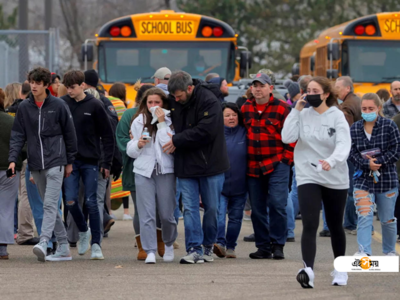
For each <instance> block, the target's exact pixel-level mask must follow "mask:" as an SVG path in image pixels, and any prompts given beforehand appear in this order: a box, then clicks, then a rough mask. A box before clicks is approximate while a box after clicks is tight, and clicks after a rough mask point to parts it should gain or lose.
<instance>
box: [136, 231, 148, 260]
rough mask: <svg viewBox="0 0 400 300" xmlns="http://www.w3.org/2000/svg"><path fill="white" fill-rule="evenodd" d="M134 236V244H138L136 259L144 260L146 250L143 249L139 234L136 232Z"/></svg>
mask: <svg viewBox="0 0 400 300" xmlns="http://www.w3.org/2000/svg"><path fill="white" fill-rule="evenodd" d="M135 238H136V244H137V246H138V249H139V253H138V255H137V260H146V258H147V253H146V251H144V250H143V248H142V242H141V241H140V234H138V235H137V236H135Z"/></svg>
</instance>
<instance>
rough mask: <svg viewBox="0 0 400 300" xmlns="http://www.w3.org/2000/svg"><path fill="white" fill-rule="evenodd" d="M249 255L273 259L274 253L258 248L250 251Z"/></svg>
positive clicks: (253, 257)
mask: <svg viewBox="0 0 400 300" xmlns="http://www.w3.org/2000/svg"><path fill="white" fill-rule="evenodd" d="M249 257H250V258H252V259H271V258H272V254H271V252H270V251H265V250H262V249H258V250H257V251H256V252H253V253H250V255H249Z"/></svg>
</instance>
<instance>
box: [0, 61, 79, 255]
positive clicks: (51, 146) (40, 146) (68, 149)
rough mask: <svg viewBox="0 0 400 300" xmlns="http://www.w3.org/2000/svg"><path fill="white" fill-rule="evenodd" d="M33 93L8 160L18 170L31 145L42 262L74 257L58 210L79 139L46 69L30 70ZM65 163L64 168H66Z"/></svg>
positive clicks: (24, 106)
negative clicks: (51, 249) (53, 247)
mask: <svg viewBox="0 0 400 300" xmlns="http://www.w3.org/2000/svg"><path fill="white" fill-rule="evenodd" d="M28 80H29V82H30V85H31V90H32V93H31V94H30V95H29V98H28V100H26V101H22V102H21V103H20V105H19V108H18V113H17V115H16V117H15V121H14V125H13V129H12V132H11V140H10V152H9V158H8V161H9V162H10V166H9V168H10V169H13V170H15V162H16V161H17V160H18V156H19V153H20V152H21V149H22V148H23V146H24V145H25V142H27V144H28V164H29V167H30V169H31V172H32V175H33V178H34V180H35V183H36V185H37V187H38V190H39V194H40V196H41V197H42V199H43V209H44V214H43V222H42V231H41V234H40V242H39V243H38V244H37V245H36V246H35V247H34V248H33V253H34V254H35V255H36V256H37V257H38V260H39V261H43V262H44V261H45V260H52V261H60V260H71V254H70V251H69V247H68V240H67V233H66V231H65V227H64V224H63V222H62V219H61V216H60V214H59V213H58V200H59V197H60V191H61V185H62V182H63V177H64V175H65V177H69V176H70V174H71V172H72V164H73V162H74V160H75V155H76V152H77V139H76V134H75V128H74V123H73V122H72V117H71V113H70V111H69V109H68V107H67V106H66V105H65V103H64V102H63V101H62V100H61V99H59V98H56V97H53V96H52V95H51V94H50V91H49V90H48V89H47V87H48V86H49V84H50V82H51V73H50V71H49V70H47V69H45V68H36V69H34V70H32V71H31V72H29V74H28ZM64 166H65V170H64ZM53 230H54V233H55V235H56V237H57V241H58V244H59V245H58V248H57V251H56V253H55V254H54V255H52V256H48V257H46V253H47V244H48V242H49V240H50V239H51V236H52V233H53Z"/></svg>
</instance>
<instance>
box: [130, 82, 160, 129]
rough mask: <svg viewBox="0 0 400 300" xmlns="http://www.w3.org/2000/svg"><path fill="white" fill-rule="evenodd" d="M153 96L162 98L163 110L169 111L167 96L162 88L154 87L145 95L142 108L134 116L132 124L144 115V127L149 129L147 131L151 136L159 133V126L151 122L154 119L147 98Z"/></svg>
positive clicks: (141, 104) (141, 103)
mask: <svg viewBox="0 0 400 300" xmlns="http://www.w3.org/2000/svg"><path fill="white" fill-rule="evenodd" d="M152 95H157V96H159V97H160V98H161V100H162V102H163V105H162V108H164V109H168V101H167V96H166V95H165V93H164V91H163V90H162V89H160V88H157V87H153V88H151V89H148V90H147V91H146V92H145V93H144V95H143V99H142V101H141V102H140V106H139V108H138V110H137V112H136V114H135V115H134V116H133V118H132V122H133V120H135V119H136V118H137V117H138V116H139V115H140V114H143V115H144V120H143V121H144V125H143V129H144V128H145V127H147V129H148V130H149V133H150V135H151V136H152V135H153V133H157V124H153V125H152V124H151V120H152V119H153V117H152V115H151V113H150V111H149V110H148V108H147V98H148V97H149V96H152Z"/></svg>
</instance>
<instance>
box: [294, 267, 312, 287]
mask: <svg viewBox="0 0 400 300" xmlns="http://www.w3.org/2000/svg"><path fill="white" fill-rule="evenodd" d="M304 266H305V264H304ZM314 278H315V275H314V271H313V270H312V269H311V268H310V267H306V266H305V268H303V269H300V270H299V272H298V273H297V277H296V279H297V281H298V282H299V283H300V285H301V287H302V288H303V289H313V288H314Z"/></svg>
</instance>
